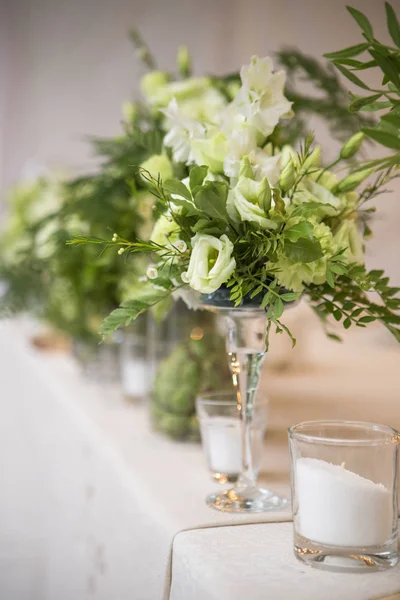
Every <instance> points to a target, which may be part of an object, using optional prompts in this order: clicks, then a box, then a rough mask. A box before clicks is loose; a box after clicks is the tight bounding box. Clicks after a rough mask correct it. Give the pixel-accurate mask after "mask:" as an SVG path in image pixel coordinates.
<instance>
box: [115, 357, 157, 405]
mask: <svg viewBox="0 0 400 600" xmlns="http://www.w3.org/2000/svg"><path fill="white" fill-rule="evenodd" d="M121 385H122V391H123V393H124V394H125V396H128V397H132V398H136V397H138V398H140V397H142V396H146V394H148V393H149V391H150V385H151V368H150V366H149V364H148V363H147V362H146V361H145V360H133V359H132V360H123V361H122V362H121Z"/></svg>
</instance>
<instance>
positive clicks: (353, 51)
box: [324, 42, 369, 60]
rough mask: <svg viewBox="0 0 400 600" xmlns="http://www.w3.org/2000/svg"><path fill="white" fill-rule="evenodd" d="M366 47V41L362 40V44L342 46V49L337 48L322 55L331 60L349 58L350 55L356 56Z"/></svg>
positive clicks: (367, 45)
mask: <svg viewBox="0 0 400 600" xmlns="http://www.w3.org/2000/svg"><path fill="white" fill-rule="evenodd" d="M368 47H369V44H368V43H367V42H364V43H362V44H356V45H355V46H349V47H348V48H343V50H337V51H336V52H327V53H326V54H324V57H325V58H329V59H332V60H340V59H342V58H351V57H352V56H358V55H359V54H361V53H362V52H365V50H367V49H368Z"/></svg>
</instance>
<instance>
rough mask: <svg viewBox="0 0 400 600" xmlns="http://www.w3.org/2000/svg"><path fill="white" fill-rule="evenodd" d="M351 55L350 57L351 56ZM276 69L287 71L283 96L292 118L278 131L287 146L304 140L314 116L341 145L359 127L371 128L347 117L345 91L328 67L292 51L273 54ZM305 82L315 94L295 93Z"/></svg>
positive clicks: (353, 116) (350, 52) (369, 121)
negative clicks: (277, 65) (283, 129)
mask: <svg viewBox="0 0 400 600" xmlns="http://www.w3.org/2000/svg"><path fill="white" fill-rule="evenodd" d="M360 46H363V47H364V49H366V46H368V44H362V45H360V44H359V45H357V46H355V47H353V49H347V52H345V53H344V55H343V59H346V58H347V57H349V56H354V55H355V54H358V53H359V52H361V51H362V48H361V49H360ZM353 53H354V54H353ZM276 56H277V58H278V61H279V63H280V65H281V66H282V67H283V68H284V69H285V70H286V71H287V75H288V81H287V85H286V96H287V98H288V99H289V100H291V101H292V102H293V110H294V113H295V116H294V118H293V119H292V120H291V122H290V123H288V124H287V126H285V131H284V132H283V131H282V128H280V129H279V131H278V134H279V136H285V138H286V139H285V140H284V141H286V142H288V143H294V142H295V141H296V140H297V139H299V138H302V137H305V136H306V135H307V134H308V131H309V125H308V121H309V118H310V116H311V115H317V116H319V117H321V118H322V119H323V120H324V121H326V123H327V125H328V127H329V130H330V132H331V134H332V136H333V137H334V138H336V139H338V140H340V141H344V140H345V139H346V138H348V137H350V136H351V135H352V134H354V133H357V132H358V131H359V130H360V127H363V126H366V127H368V126H369V127H370V126H372V125H373V124H374V121H373V120H372V119H371V118H367V117H365V116H361V115H359V114H349V111H348V109H347V106H348V91H347V89H346V88H345V87H344V86H343V85H342V83H341V82H340V80H339V78H338V77H337V75H336V73H335V70H334V69H333V68H332V67H331V66H330V65H327V66H325V65H323V64H322V63H321V62H320V61H318V60H316V59H315V58H313V57H310V56H307V55H305V54H303V53H302V52H300V51H299V50H298V49H295V48H288V49H285V50H281V51H279V52H277V53H276ZM303 82H308V83H310V84H312V86H313V87H314V88H315V89H316V91H317V93H316V94H306V93H304V92H300V91H299V90H298V84H299V83H303Z"/></svg>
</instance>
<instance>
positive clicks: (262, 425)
mask: <svg viewBox="0 0 400 600" xmlns="http://www.w3.org/2000/svg"><path fill="white" fill-rule="evenodd" d="M196 411H197V416H198V419H199V422H200V433H201V440H202V446H203V450H204V453H205V456H206V461H207V466H208V468H209V470H210V473H211V476H212V478H213V479H214V480H216V481H218V483H221V484H224V483H227V482H229V483H236V482H237V480H238V477H239V475H240V473H241V470H242V462H243V457H242V441H241V435H242V427H241V421H240V411H239V410H238V405H237V398H236V394H235V392H233V391H232V392H214V393H210V394H203V395H202V396H200V397H199V398H197V400H196ZM267 416H268V404H267V402H263V403H262V404H261V403H260V404H258V405H257V408H256V409H255V412H254V416H253V421H252V425H251V435H250V438H251V452H252V457H253V470H254V473H255V476H258V473H259V471H260V468H261V461H262V452H263V441H264V434H265V429H266V425H267Z"/></svg>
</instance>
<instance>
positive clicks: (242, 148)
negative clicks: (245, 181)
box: [224, 126, 257, 177]
mask: <svg viewBox="0 0 400 600" xmlns="http://www.w3.org/2000/svg"><path fill="white" fill-rule="evenodd" d="M255 148H257V132H256V130H255V129H254V128H253V127H246V126H244V127H240V128H239V129H238V130H237V131H236V132H235V133H234V134H233V135H232V136H231V137H230V139H229V142H228V152H227V153H226V156H225V158H224V173H225V175H227V176H228V177H238V175H239V171H240V164H241V161H242V159H243V158H244V157H245V156H248V155H249V154H250V153H251V152H252V151H254V150H255Z"/></svg>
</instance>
